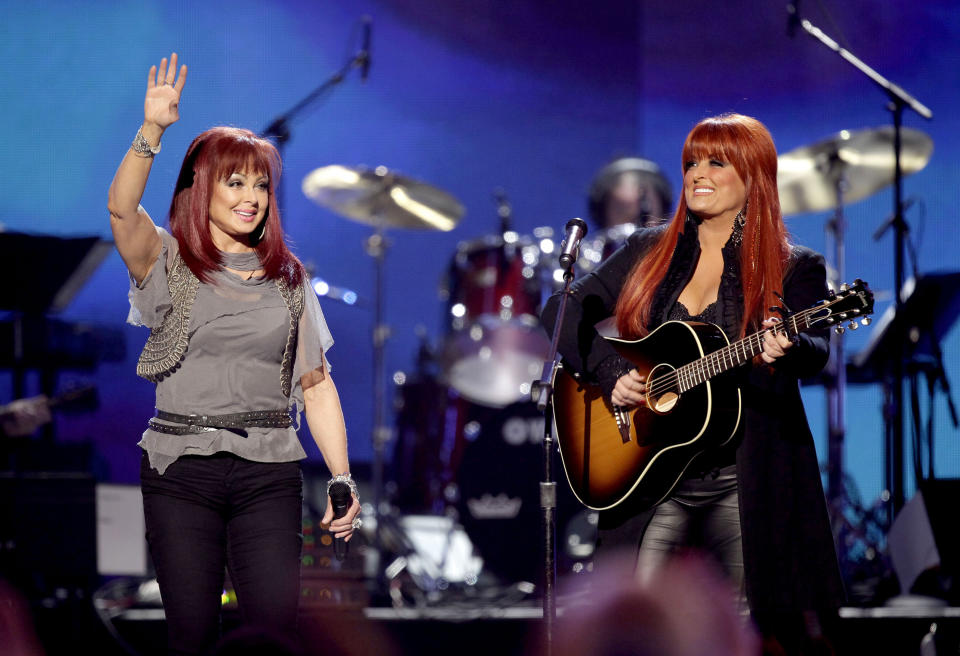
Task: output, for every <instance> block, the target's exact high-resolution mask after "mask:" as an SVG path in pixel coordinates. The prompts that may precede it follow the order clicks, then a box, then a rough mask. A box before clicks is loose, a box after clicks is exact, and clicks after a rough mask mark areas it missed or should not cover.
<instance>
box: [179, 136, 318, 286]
mask: <svg viewBox="0 0 960 656" xmlns="http://www.w3.org/2000/svg"><path fill="white" fill-rule="evenodd" d="M280 169H281V163H280V153H278V152H277V149H276V147H274V145H273V144H272V143H270V142H269V141H267V140H266V139H262V138H260V137H258V136H257V135H255V134H254V133H253V132H251V131H250V130H244V129H241V128H231V127H215V128H210V129H209V130H207V131H206V132H203V133H201V134H200V135H199V136H197V138H196V139H194V140H193V143H191V144H190V147H189V148H188V149H187V154H186V156H185V157H184V158H183V165H182V166H181V167H180V176H179V177H178V178H177V186H176V189H175V190H174V192H173V200H172V201H171V203H170V232H171V233H172V234H173V236H174V237H176V239H177V243H179V244H180V256H181V257H182V258H183V261H184V263H186V265H187V266H188V267H190V270H191V271H193V274H194V275H195V276H197V278H199V279H200V280H203V281H204V282H207V281H209V278H210V277H209V274H210V272H211V271H217V270H218V269H220V266H221V262H220V252H219V250H218V249H217V247H216V245H215V244H214V243H213V238H212V237H211V236H210V225H209V223H210V197H211V195H212V194H213V185H215V184H216V183H217V182H219V181H221V180H226V179H227V178H229V177H230V176H231V175H232V174H233V173H236V172H238V171H248V172H254V173H257V174H261V175H267V176H268V177H269V179H270V182H269V184H270V189H269V201H268V204H267V212H266V215H265V216H264V217H263V221H262V222H261V224H260V225H259V226H258V227H257V229H256V230H255V231H254V233H253V235H252V236H251V245H253V246H254V250H256V252H257V255H258V256H259V257H260V263H261V264H262V265H263V269H264V271H266V275H267V277H268V278H271V279H276V278H283V279H284V281H285V282H286V283H287V284H288V285H290V286H294V285H298V284H300V282H301V280H303V275H304V271H303V265H302V264H301V263H300V260H298V259H297V257H296V256H295V255H294V254H293V253H291V252H290V249H289V248H288V247H287V244H286V241H285V239H284V235H283V229H282V228H281V226H280V210H279V209H278V207H277V199H276V194H275V193H274V190H275V188H276V183H277V180H278V179H279V178H280Z"/></svg>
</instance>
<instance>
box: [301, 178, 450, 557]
mask: <svg viewBox="0 0 960 656" xmlns="http://www.w3.org/2000/svg"><path fill="white" fill-rule="evenodd" d="M302 189H303V193H304V194H305V195H306V196H307V198H309V199H311V200H312V201H314V202H315V203H317V204H318V205H320V206H322V207H325V208H328V209H330V210H332V211H334V212H336V213H337V214H339V215H340V216H343V217H344V218H346V219H349V220H351V221H355V222H357V223H361V224H364V225H368V226H372V227H373V228H374V232H373V234H371V235H370V237H368V238H367V240H366V242H365V244H364V247H365V251H366V253H367V255H368V256H370V258H371V259H372V260H373V264H374V271H375V289H374V294H373V298H374V322H373V336H372V337H373V404H374V406H373V412H374V422H373V426H374V428H373V436H372V438H373V454H374V457H373V498H374V499H373V500H374V503H373V508H374V515H375V516H376V517H379V515H380V512H381V501H382V497H383V469H384V452H385V449H386V443H387V442H388V441H389V439H390V436H391V433H392V431H391V429H390V427H389V426H387V425H386V424H385V421H384V414H385V406H384V400H385V396H386V390H385V387H386V382H387V380H386V371H385V358H384V355H385V354H384V350H385V347H386V342H387V339H389V336H390V327H389V325H387V324H386V323H385V322H384V302H385V298H384V293H383V290H384V269H385V260H386V254H387V250H388V248H389V246H390V244H389V240H388V239H387V237H386V235H385V234H384V233H385V231H386V230H387V229H388V228H398V229H406V230H441V231H449V230H453V228H454V227H456V225H457V223H458V222H459V221H460V219H461V218H463V214H464V207H463V205H461V204H460V202H459V201H457V199H456V198H454V197H453V196H452V195H450V194H448V193H447V192H445V191H442V190H440V189H438V188H436V187H434V186H432V185H429V184H427V183H425V182H420V181H419V180H414V179H413V178H410V177H407V176H404V175H400V174H398V173H395V172H393V171H390V170H389V169H387V167H385V166H378V167H376V168H375V169H373V170H370V169H366V168H360V167H348V166H341V165H330V166H324V167H321V168H318V169H315V170H314V171H311V172H310V173H309V174H307V176H306V177H305V178H304V179H303V184H302ZM377 526H378V529H377V535H376V536H375V538H374V543H375V544H377V545H379V544H380V536H379V526H380V523H379V522H378V523H377Z"/></svg>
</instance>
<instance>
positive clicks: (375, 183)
mask: <svg viewBox="0 0 960 656" xmlns="http://www.w3.org/2000/svg"><path fill="white" fill-rule="evenodd" d="M303 193H304V194H306V196H307V198H309V199H311V200H312V201H314V202H315V203H317V204H318V205H321V206H323V207H326V208H328V209H331V210H333V211H334V212H336V213H337V214H340V215H341V216H343V217H346V218H348V219H350V220H351V221H357V222H359V223H363V224H366V225H371V226H374V227H380V228H406V229H410V230H442V231H444V232H446V231H448V230H453V228H454V227H455V226H456V225H457V222H458V221H460V219H461V218H462V217H463V213H464V208H463V205H461V204H460V202H459V201H457V199H456V198H454V197H453V196H451V195H450V194H448V193H447V192H445V191H441V190H440V189H437V188H436V187H433V186H431V185H428V184H426V183H425V182H420V181H418V180H414V179H412V178H408V177H406V176H402V175H399V174H397V173H393V172H391V171H389V170H387V168H386V167H384V166H378V167H377V168H375V169H373V170H370V169H365V168H352V167H349V166H340V165H337V164H335V165H331V166H324V167H321V168H319V169H316V170H314V171H311V172H310V173H309V174H308V175H307V176H306V177H305V178H304V179H303Z"/></svg>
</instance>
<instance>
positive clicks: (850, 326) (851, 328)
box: [847, 321, 860, 330]
mask: <svg viewBox="0 0 960 656" xmlns="http://www.w3.org/2000/svg"><path fill="white" fill-rule="evenodd" d="M859 327H860V324H858V323H857V322H856V321H851V322H850V323H849V324H848V325H847V328H849V329H850V330H856V329H857V328H859Z"/></svg>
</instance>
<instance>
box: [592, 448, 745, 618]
mask: <svg viewBox="0 0 960 656" xmlns="http://www.w3.org/2000/svg"><path fill="white" fill-rule="evenodd" d="M600 529H601V530H600V538H601V550H602V551H604V552H610V553H611V554H612V553H615V552H617V551H620V550H627V549H631V550H636V554H637V567H638V571H639V574H640V575H641V576H642V575H643V573H644V572H646V571H649V570H655V569H657V568H658V567H660V566H661V565H662V563H663V562H664V561H665V560H667V559H669V558H670V557H671V556H673V555H674V554H675V553H677V552H678V551H683V550H685V549H688V548H691V547H693V548H698V549H702V550H704V551H705V552H707V553H709V554H710V555H711V556H712V557H713V558H714V559H715V561H716V562H717V564H718V565H719V566H720V568H721V569H722V570H723V572H724V573H725V574H726V576H727V578H728V579H729V580H730V583H731V584H732V587H733V588H734V591H735V594H736V601H737V603H738V604H739V605H740V606H741V608H743V609H745V608H746V592H745V586H744V574H743V541H742V538H741V533H740V503H739V496H738V493H737V474H736V467H735V466H733V465H729V466H726V467H723V468H720V469H718V470H716V471H714V472H711V473H710V474H706V475H704V476H703V477H698V476H691V477H688V478H686V479H684V480H683V481H681V482H680V484H679V485H678V486H677V489H676V490H674V492H673V493H672V494H671V495H670V497H669V498H668V499H667V500H666V501H664V502H663V503H661V504H660V505H658V506H657V507H656V508H654V509H653V510H651V511H647V512H643V513H639V514H637V515H631V509H630V508H629V506H627V507H625V508H623V509H620V508H617V509H615V511H614V512H611V511H607V515H606V516H605V515H604V513H601V516H600ZM598 557H601V558H602V557H603V556H602V555H601V554H600V553H598Z"/></svg>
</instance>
